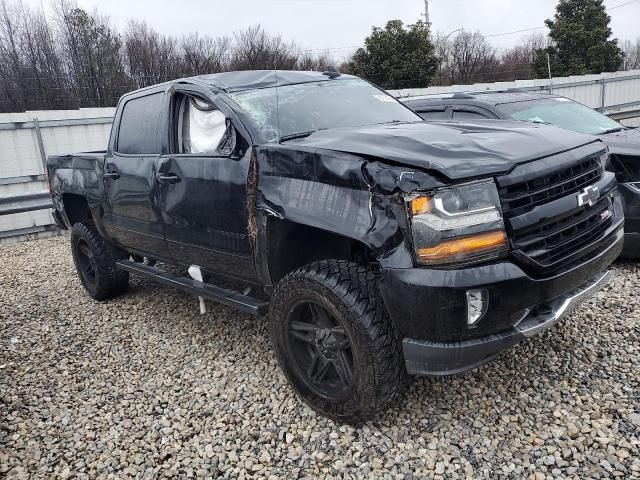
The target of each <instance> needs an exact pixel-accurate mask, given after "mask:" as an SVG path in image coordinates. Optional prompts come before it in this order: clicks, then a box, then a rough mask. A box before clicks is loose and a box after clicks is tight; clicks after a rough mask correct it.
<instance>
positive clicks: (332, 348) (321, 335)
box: [315, 328, 338, 359]
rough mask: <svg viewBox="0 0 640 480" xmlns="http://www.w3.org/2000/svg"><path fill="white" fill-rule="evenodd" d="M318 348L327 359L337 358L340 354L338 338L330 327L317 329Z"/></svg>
mask: <svg viewBox="0 0 640 480" xmlns="http://www.w3.org/2000/svg"><path fill="white" fill-rule="evenodd" d="M315 336H316V348H317V349H318V352H319V353H320V354H321V355H322V356H323V357H325V358H327V359H335V358H336V357H337V355H338V339H337V338H336V336H335V335H334V334H333V332H332V331H331V329H330V328H318V329H316V335H315Z"/></svg>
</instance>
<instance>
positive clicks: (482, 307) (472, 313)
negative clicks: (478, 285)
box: [467, 289, 489, 327]
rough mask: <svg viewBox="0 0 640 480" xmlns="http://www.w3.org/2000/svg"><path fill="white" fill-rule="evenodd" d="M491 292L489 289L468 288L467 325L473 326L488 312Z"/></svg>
mask: <svg viewBox="0 0 640 480" xmlns="http://www.w3.org/2000/svg"><path fill="white" fill-rule="evenodd" d="M488 306H489V292H488V291H487V290H484V289H483V290H467V326H469V327H472V326H474V325H475V324H476V323H478V321H479V320H480V319H481V318H482V317H483V316H484V314H485V313H487V307H488Z"/></svg>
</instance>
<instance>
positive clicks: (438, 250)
mask: <svg viewBox="0 0 640 480" xmlns="http://www.w3.org/2000/svg"><path fill="white" fill-rule="evenodd" d="M506 243H507V237H506V235H505V234H504V232H503V231H499V230H498V231H494V232H488V233H482V234H479V235H473V236H470V237H466V238H459V239H456V240H449V241H446V242H442V243H441V244H439V245H436V246H435V247H429V248H420V249H418V252H417V253H418V260H420V261H421V262H425V263H435V262H443V261H444V262H446V261H447V260H456V259H457V258H460V257H464V256H467V255H472V254H474V253H483V252H484V251H491V250H494V249H496V248H498V247H501V246H503V245H506Z"/></svg>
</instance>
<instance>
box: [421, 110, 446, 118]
mask: <svg viewBox="0 0 640 480" xmlns="http://www.w3.org/2000/svg"><path fill="white" fill-rule="evenodd" d="M418 115H420V116H421V117H422V118H423V119H425V120H442V119H443V118H444V110H427V111H424V112H418Z"/></svg>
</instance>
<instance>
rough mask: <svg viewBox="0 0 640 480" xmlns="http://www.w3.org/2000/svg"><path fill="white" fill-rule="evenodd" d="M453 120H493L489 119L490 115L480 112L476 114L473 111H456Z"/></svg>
mask: <svg viewBox="0 0 640 480" xmlns="http://www.w3.org/2000/svg"><path fill="white" fill-rule="evenodd" d="M453 118H454V119H455V120H463V119H468V120H473V119H479V118H491V117H489V116H488V115H483V114H482V113H480V112H474V111H471V110H454V112H453Z"/></svg>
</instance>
